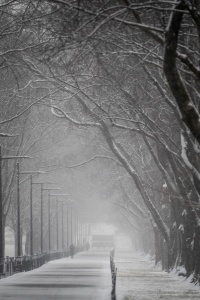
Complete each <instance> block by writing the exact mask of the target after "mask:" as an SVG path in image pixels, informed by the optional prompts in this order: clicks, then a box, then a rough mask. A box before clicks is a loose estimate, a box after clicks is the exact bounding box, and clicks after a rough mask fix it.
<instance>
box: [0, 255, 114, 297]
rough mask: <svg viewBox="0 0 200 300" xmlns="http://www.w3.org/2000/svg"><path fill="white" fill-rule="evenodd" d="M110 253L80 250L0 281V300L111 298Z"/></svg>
mask: <svg viewBox="0 0 200 300" xmlns="http://www.w3.org/2000/svg"><path fill="white" fill-rule="evenodd" d="M110 293H111V274H110V265H109V252H93V251H89V252H82V253H79V254H77V255H75V257H74V259H71V258H64V259H60V260H56V261H52V262H49V263H47V264H46V265H44V266H42V267H41V268H39V269H35V270H33V271H30V272H24V273H18V274H16V275H13V276H11V277H8V278H5V279H2V280H0V300H7V299H9V300H36V299H37V300H47V299H48V300H50V299H52V300H61V299H62V300H63V299H65V300H68V299H69V300H72V299H76V300H79V299H81V300H86V299H87V300H108V299H109V300H110Z"/></svg>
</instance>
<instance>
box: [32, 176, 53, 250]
mask: <svg viewBox="0 0 200 300" xmlns="http://www.w3.org/2000/svg"><path fill="white" fill-rule="evenodd" d="M44 184H54V183H53V182H49V181H46V182H32V180H31V199H32V186H33V185H40V193H41V198H40V220H41V227H40V247H41V253H42V252H43V191H44V190H45V189H44V187H43V186H44ZM56 190H57V189H56Z"/></svg>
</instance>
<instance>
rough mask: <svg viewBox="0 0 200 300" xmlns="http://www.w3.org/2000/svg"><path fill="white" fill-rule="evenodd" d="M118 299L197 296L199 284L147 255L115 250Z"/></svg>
mask: <svg viewBox="0 0 200 300" xmlns="http://www.w3.org/2000/svg"><path fill="white" fill-rule="evenodd" d="M115 264H116V267H117V283H116V294H117V300H133V299H134V300H136V299H137V300H151V299H152V300H157V299H163V300H168V299H169V300H177V299H180V300H181V299H184V300H187V299H188V300H189V299H190V300H197V299H200V287H199V286H195V285H193V284H191V283H190V282H189V280H186V279H185V278H183V277H180V276H178V275H177V274H175V273H174V272H173V273H167V272H164V271H162V270H161V268H160V267H155V266H154V263H153V262H151V261H150V260H149V258H148V257H145V256H142V255H140V254H136V253H132V252H131V251H130V250H129V251H126V250H116V255H115Z"/></svg>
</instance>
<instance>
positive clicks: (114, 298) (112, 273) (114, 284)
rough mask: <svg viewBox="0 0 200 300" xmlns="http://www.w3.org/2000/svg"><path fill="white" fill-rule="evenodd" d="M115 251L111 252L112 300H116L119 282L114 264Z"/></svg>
mask: <svg viewBox="0 0 200 300" xmlns="http://www.w3.org/2000/svg"><path fill="white" fill-rule="evenodd" d="M114 257H115V249H113V250H111V251H110V270H111V279H112V291H111V300H116V299H117V298H116V280H117V268H116V267H115V262H114Z"/></svg>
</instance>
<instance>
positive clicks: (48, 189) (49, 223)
mask: <svg viewBox="0 0 200 300" xmlns="http://www.w3.org/2000/svg"><path fill="white" fill-rule="evenodd" d="M55 190H60V188H43V187H42V190H41V195H43V191H48V234H49V251H50V250H51V219H50V218H51V216H50V193H49V191H55ZM41 252H43V197H42V196H41Z"/></svg>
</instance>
